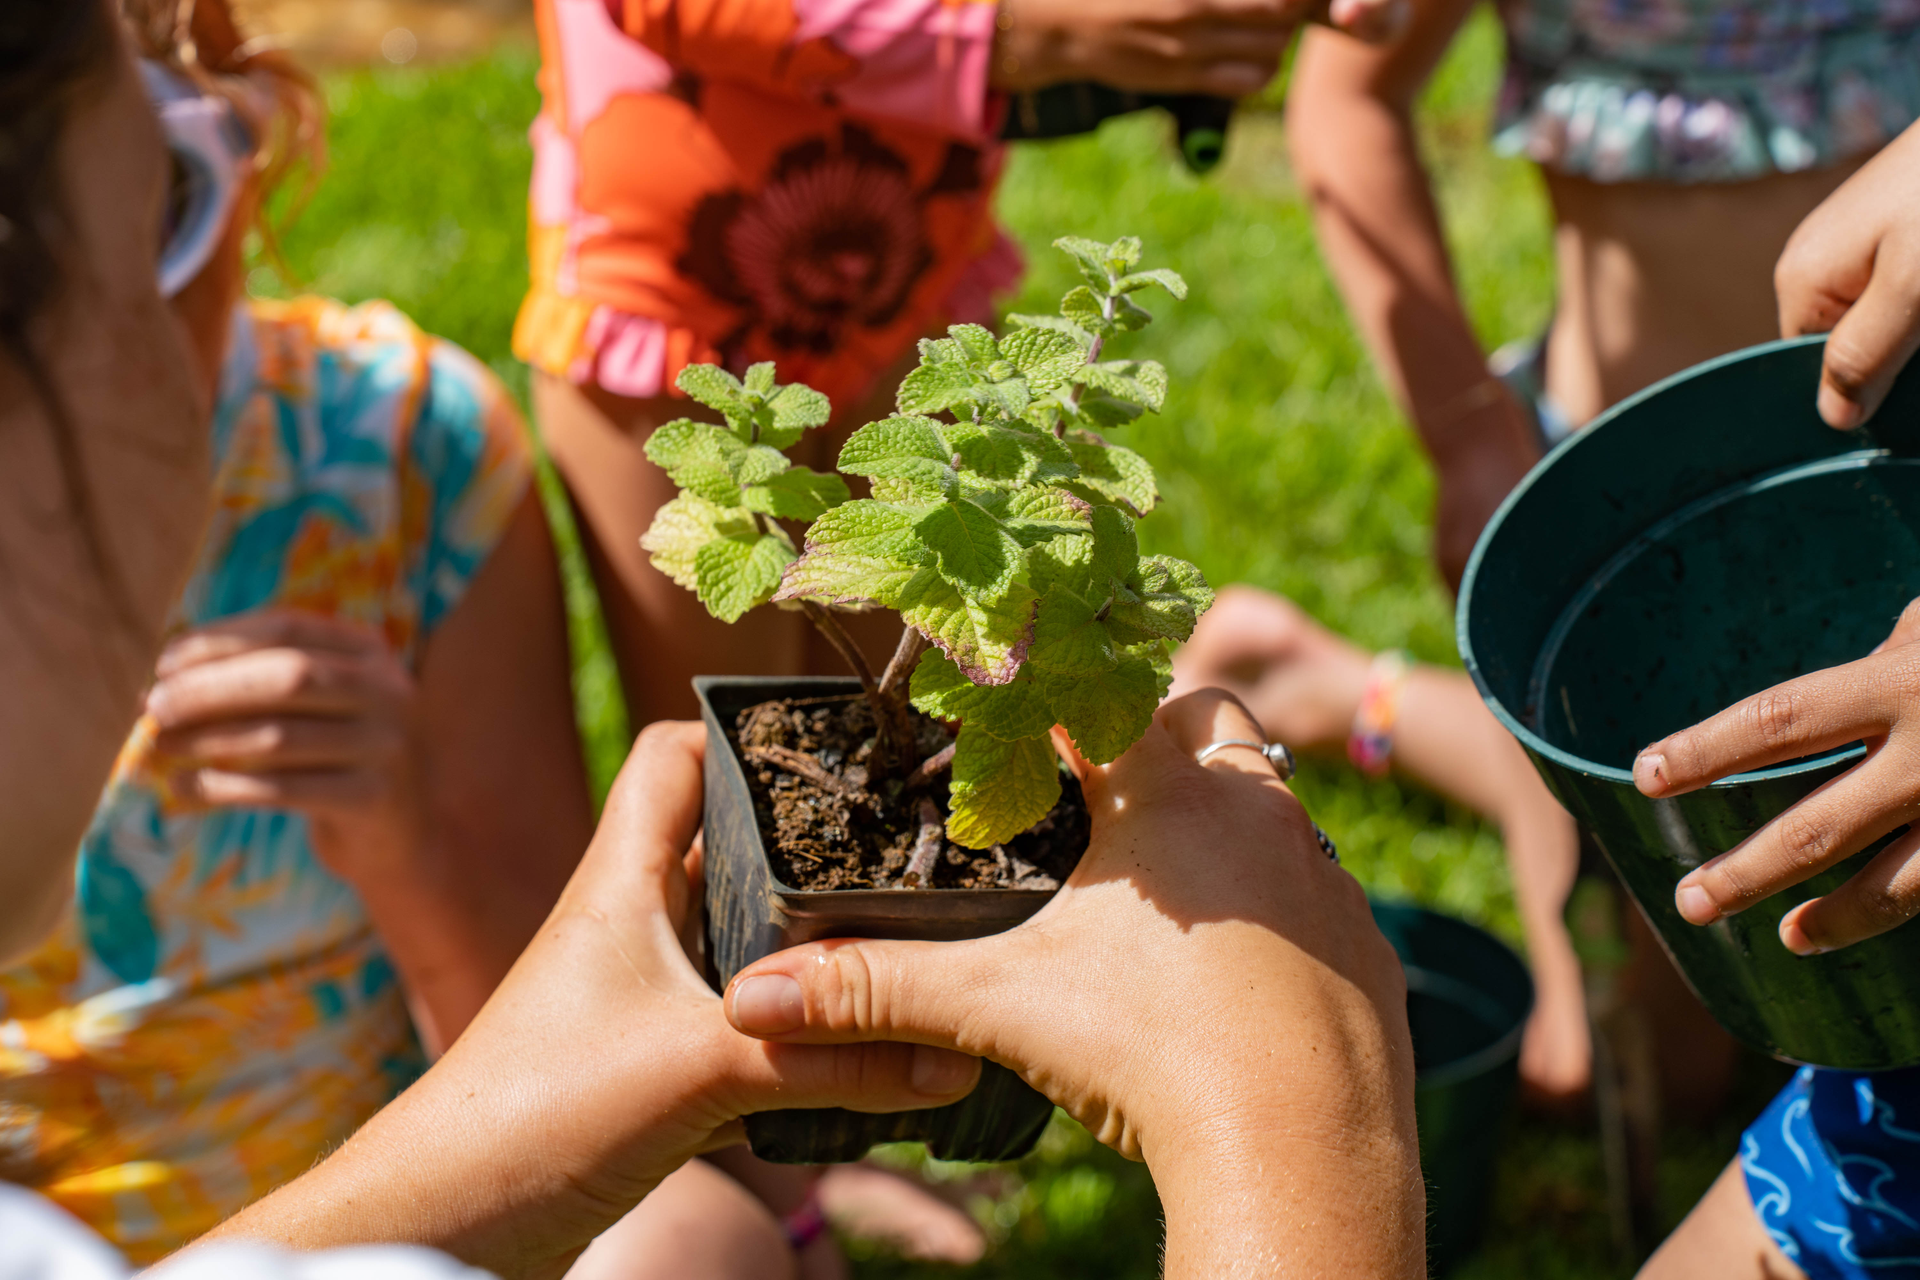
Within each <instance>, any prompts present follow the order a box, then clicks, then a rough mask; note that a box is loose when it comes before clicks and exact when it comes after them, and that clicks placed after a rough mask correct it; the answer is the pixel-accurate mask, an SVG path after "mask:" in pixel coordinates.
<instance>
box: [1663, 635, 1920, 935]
mask: <svg viewBox="0 0 1920 1280" xmlns="http://www.w3.org/2000/svg"><path fill="white" fill-rule="evenodd" d="M1916 640H1920V600H1916V601H1914V602H1913V603H1912V604H1909V605H1908V606H1907V608H1906V610H1905V612H1903V613H1902V614H1901V615H1900V621H1899V622H1898V623H1897V624H1896V625H1895V626H1894V629H1893V633H1892V634H1891V635H1889V636H1888V637H1887V638H1886V640H1885V641H1883V642H1882V643H1881V645H1880V646H1879V647H1878V648H1877V649H1875V650H1874V651H1873V652H1872V653H1871V654H1869V655H1868V656H1866V657H1864V658H1861V659H1860V660H1859V661H1857V662H1849V663H1846V664H1845V665H1843V666H1838V667H1830V668H1828V669H1826V670H1824V671H1816V672H1813V673H1812V674H1810V675H1805V676H1801V677H1800V678H1798V679H1796V680H1789V681H1787V682H1785V683H1784V684H1778V685H1775V686H1774V687H1773V688H1771V689H1767V690H1765V691H1763V692H1761V693H1756V694H1754V695H1753V696H1752V697H1750V698H1747V699H1745V700H1744V701H1741V702H1739V703H1736V704H1735V705H1733V706H1731V707H1729V708H1727V709H1726V710H1725V711H1722V712H1721V713H1720V714H1718V715H1716V716H1714V717H1712V718H1711V719H1708V720H1704V721H1702V722H1701V723H1699V724H1697V725H1694V726H1693V727H1692V728H1690V729H1683V730H1681V731H1680V732H1679V733H1675V734H1670V735H1668V736H1667V737H1665V738H1662V739H1661V740H1660V741H1658V742H1656V743H1654V744H1653V745H1651V746H1649V747H1647V748H1646V749H1645V750H1643V751H1642V752H1641V753H1640V755H1639V757H1638V758H1637V759H1635V761H1634V764H1633V780H1634V785H1635V786H1637V787H1638V788H1639V789H1640V791H1641V792H1642V793H1644V794H1646V795H1649V796H1655V797H1662V796H1673V795H1680V794H1682V793H1684V792H1688V791H1693V790H1697V789H1698V788H1700V787H1704V786H1706V785H1707V784H1708V783H1710V782H1714V781H1717V780H1718V779H1720V778H1724V777H1726V776H1728V775H1729V774H1734V773H1744V772H1746V771H1748V770H1751V769H1764V768H1766V767H1767V766H1769V765H1774V764H1779V763H1781V762H1782V761H1786V760H1793V759H1796V758H1798V757H1800V756H1806V755H1812V754H1814V753H1816V752H1820V751H1830V750H1832V749H1834V748H1836V747H1843V746H1845V745H1847V744H1848V743H1850V742H1857V741H1862V740H1864V741H1865V742H1866V744H1867V755H1866V759H1864V760H1862V761H1861V762H1860V763H1859V764H1857V765H1855V766H1854V767H1853V768H1852V769H1849V770H1848V771H1847V772H1846V773H1844V774H1842V775H1840V776H1839V777H1838V778H1836V779H1834V780H1833V781H1832V782H1829V783H1827V784H1826V785H1825V786H1823V787H1821V788H1820V789H1819V790H1818V791H1815V792H1814V793H1813V794H1812V795H1810V796H1808V797H1807V798H1806V799H1804V800H1802V801H1801V802H1800V803H1798V804H1796V805H1794V806H1793V807H1792V808H1790V809H1788V810H1787V811H1786V812H1784V813H1782V814H1781V815H1780V816H1779V817H1777V818H1775V819H1774V820H1773V821H1772V822H1769V823H1768V824H1767V825H1766V826H1764V827H1762V828H1761V829H1760V830H1759V831H1758V832H1757V833H1755V834H1754V835H1753V836H1752V837H1751V838H1750V839H1748V840H1746V841H1745V842H1744V843H1742V844H1741V845H1740V846H1739V847H1737V848H1735V849H1732V850H1729V851H1728V852H1726V853H1724V854H1721V855H1720V856H1719V857H1717V858H1714V859H1712V860H1710V861H1708V862H1706V863H1703V864H1702V865H1701V866H1699V867H1698V868H1696V869H1695V870H1693V871H1691V872H1689V873H1688V874H1687V875H1686V877H1685V878H1683V879H1682V880H1681V881H1680V883H1679V885H1678V886H1677V887H1676V888H1675V891H1674V904H1675V906H1676V907H1677V908H1678V909H1679V912H1680V914H1681V915H1682V916H1684V917H1685V918H1686V919H1687V920H1688V921H1690V922H1691V923H1693V924H1697V925H1705V924H1712V923H1713V922H1714V921H1716V920H1719V919H1721V918H1723V917H1725V916H1730V915H1733V914H1735V913H1736V912H1739V911H1743V910H1745V909H1746V908H1747V907H1750V906H1752V905H1753V904H1754V903H1756V902H1759V901H1761V900H1762V899H1764V898H1768V897H1771V896H1772V895H1774V894H1776V893H1779V892H1780V891H1781V890H1783V889H1788V888H1791V887H1792V886H1794V885H1796V884H1799V883H1800V882H1801V881H1803V880H1806V879H1808V878H1810V877H1812V876H1814V875H1817V874H1818V873H1819V872H1821V871H1823V870H1825V869H1826V868H1828V867H1830V866H1832V865H1833V864H1835V863H1837V862H1840V861H1842V860H1843V859H1845V858H1847V857H1850V856H1851V855H1853V854H1855V853H1858V852H1859V851H1860V850H1861V849H1864V848H1865V847H1866V846H1868V845H1869V844H1872V843H1873V842H1874V841H1875V840H1878V839H1880V837H1882V836H1884V835H1886V834H1887V833H1888V832H1890V831H1893V830H1894V829H1895V828H1898V827H1901V826H1904V825H1906V824H1908V823H1911V822H1913V821H1914V819H1915V818H1920V645H1917V644H1915V641H1916ZM1917 852H1920V832H1912V833H1909V834H1907V835H1903V836H1901V837H1900V838H1899V839H1897V840H1895V841H1893V843H1891V844H1889V845H1888V846H1887V847H1886V848H1885V849H1883V850H1881V851H1880V853H1879V854H1878V855H1876V856H1875V857H1874V858H1873V860H1872V861H1870V862H1869V863H1868V864H1867V865H1866V866H1865V867H1863V868H1862V869H1861V870H1860V871H1859V873H1858V874H1856V875H1855V876H1854V877H1853V878H1852V879H1851V880H1849V881H1847V883H1846V884H1845V885H1843V886H1841V887H1840V888H1839V889H1837V890H1835V891H1834V892H1832V893H1830V894H1827V895H1826V896H1825V897H1821V898H1814V899H1811V900H1809V901H1807V902H1804V903H1801V904H1800V905H1799V906H1797V907H1795V908H1794V909H1793V910H1791V911H1789V912H1787V914H1786V915H1785V916H1784V917H1783V918H1782V919H1781V921H1780V941H1781V942H1782V943H1783V944H1784V945H1785V946H1786V948H1787V949H1788V950H1789V951H1792V952H1793V953H1794V954H1795V955H1802V956H1806V955H1817V954H1819V953H1821V952H1823V951H1833V950H1836V949H1838V948H1840V947H1845V946H1849V945H1851V944H1853V943H1855V942H1860V941H1862V940H1864V939H1866V938H1871V937H1873V936H1874V935H1875V934H1880V933H1885V932H1886V931H1887V930H1889V929H1891V928H1893V927H1895V926H1896V925H1900V924H1904V923H1906V922H1907V921H1908V920H1910V919H1912V918H1913V917H1914V916H1915V915H1916V914H1920V861H1916V860H1915V857H1914V855H1915V854H1916V853H1917Z"/></svg>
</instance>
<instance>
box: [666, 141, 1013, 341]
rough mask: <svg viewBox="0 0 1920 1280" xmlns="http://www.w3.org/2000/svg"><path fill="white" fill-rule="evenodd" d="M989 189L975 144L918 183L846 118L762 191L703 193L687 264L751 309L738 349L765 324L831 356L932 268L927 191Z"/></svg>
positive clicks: (889, 315)
mask: <svg viewBox="0 0 1920 1280" xmlns="http://www.w3.org/2000/svg"><path fill="white" fill-rule="evenodd" d="M956 153H957V154H956ZM980 186H981V175H980V166H979V153H978V152H977V151H974V150H972V149H971V148H966V147H960V146H957V145H956V146H955V147H953V148H952V149H951V150H950V151H949V154H948V157H947V161H946V163H945V165H944V166H943V167H942V169H941V172H940V174H939V175H938V176H937V177H936V178H935V179H934V180H933V182H932V183H930V184H929V185H928V186H927V187H926V188H924V189H916V188H915V186H914V183H913V174H912V172H911V170H910V169H909V168H908V165H907V162H906V161H905V160H904V159H902V158H901V157H900V156H899V155H898V154H896V153H895V152H894V151H892V150H890V149H889V148H888V147H886V146H885V145H884V144H883V143H881V142H880V141H879V140H878V139H876V138H875V137H874V136H873V135H872V134H870V133H868V132H867V131H866V130H865V129H862V128H860V127H859V126H858V125H853V124H847V125H843V126H842V128H841V130H840V137H839V139H838V140H837V142H835V141H832V140H829V139H826V138H812V139H808V140H807V141H805V142H802V143H799V144H797V145H795V146H792V147H789V148H788V149H787V150H785V151H783V152H782V153H781V154H780V156H779V158H778V159H777V160H776V161H775V162H774V165H773V168H772V169H771V170H770V171H769V172H768V174H767V179H766V183H765V185H764V186H763V187H762V188H761V190H760V191H759V192H757V193H754V194H749V193H747V192H743V191H738V190H735V191H727V192H722V193H719V194H715V195H710V196H707V197H706V198H705V199H703V200H701V202H700V204H699V205H698V206H697V207H696V208H695V210H694V214H693V218H692V221H691V224H690V226H689V227H688V236H687V241H688V244H687V251H686V253H685V254H684V255H683V256H682V257H681V259H680V261H679V263H678V266H679V268H680V270H681V271H683V272H684V273H685V274H686V275H688V276H689V277H690V278H692V279H694V280H697V281H699V282H700V283H701V284H702V285H703V286H705V287H706V288H707V290H708V291H710V292H711V293H712V294H713V295H714V296H715V297H717V298H720V299H723V300H724V301H726V302H730V303H732V304H734V305H736V306H738V307H740V308H742V309H743V310H745V311H746V312H747V313H748V315H749V317H750V318H749V319H748V320H747V321H746V322H745V324H744V325H743V326H742V328H741V329H740V330H738V331H736V332H735V333H734V334H732V335H730V337H729V338H728V340H727V341H725V342H723V343H722V344H721V346H722V348H723V349H727V350H737V349H739V348H740V347H741V346H742V345H744V340H745V339H746V337H747V335H748V333H749V332H750V331H752V330H756V329H757V330H759V331H760V332H761V333H762V334H764V335H765V337H766V339H767V340H768V341H769V342H770V343H771V344H772V345H773V346H774V347H776V348H779V349H784V350H788V351H795V352H801V351H805V352H813V353H817V354H820V355H826V354H829V353H831V352H833V351H834V350H835V349H836V348H837V347H838V346H839V344H840V343H841V341H842V340H843V337H844V335H845V333H846V331H847V330H848V329H852V328H880V327H883V326H885V325H887V324H889V323H891V322H892V321H893V320H894V319H895V318H896V317H897V316H898V315H899V314H900V310H901V308H902V307H904V306H905V305H906V302H907V298H908V295H909V294H910V293H911V292H912V290H913V287H914V285H915V283H916V282H918V280H919V279H920V277H921V275H922V274H923V273H924V272H925V271H926V270H927V268H928V267H929V266H930V265H932V263H933V260H934V254H933V250H932V249H931V247H930V246H929V245H928V242H927V236H926V228H925V225H924V220H923V219H924V210H923V202H924V200H925V199H926V197H927V196H929V195H932V194H936V193H945V192H950V191H960V190H978V189H979V188H980Z"/></svg>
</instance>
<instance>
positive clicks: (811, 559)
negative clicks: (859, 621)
mask: <svg viewBox="0 0 1920 1280" xmlns="http://www.w3.org/2000/svg"><path fill="white" fill-rule="evenodd" d="M922 514H923V511H922V510H919V509H915V508H909V507H897V506H893V505H891V504H888V503H884V502H876V501H874V500H873V499H871V498H861V499H858V500H856V501H853V502H847V503H843V504H841V505H840V506H837V507H835V508H833V510H831V511H829V512H827V513H826V514H825V515H823V516H821V517H820V518H819V519H818V520H815V521H814V522H813V524H812V526H811V527H810V528H808V530H807V546H806V551H805V553H804V554H803V555H801V557H800V558H799V559H798V560H796V561H795V562H794V564H793V567H792V568H790V569H788V570H787V573H786V578H785V580H784V581H783V582H782V583H781V586H780V590H779V592H778V594H776V595H775V596H774V599H776V600H818V601H821V602H823V603H826V604H850V603H853V602H855V601H863V600H871V601H873V602H874V603H875V604H878V605H882V606H884V607H886V608H889V609H897V608H900V607H901V606H902V600H903V591H904V589H905V587H906V586H907V584H908V583H909V582H911V581H912V580H913V579H914V577H915V575H916V574H918V573H920V572H921V569H922V566H923V565H924V564H925V562H926V560H927V558H928V557H927V550H926V547H925V546H924V545H922V543H921V541H920V539H919V537H918V536H916V535H915V533H914V532H913V526H914V522H915V521H916V520H918V519H919V518H920V516H921V515H922Z"/></svg>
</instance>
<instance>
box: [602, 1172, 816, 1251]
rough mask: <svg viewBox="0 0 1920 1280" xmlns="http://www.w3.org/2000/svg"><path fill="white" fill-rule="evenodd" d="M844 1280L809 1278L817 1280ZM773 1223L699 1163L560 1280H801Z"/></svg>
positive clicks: (734, 1185)
mask: <svg viewBox="0 0 1920 1280" xmlns="http://www.w3.org/2000/svg"><path fill="white" fill-rule="evenodd" d="M827 1244H828V1246H829V1247H831V1246H832V1241H831V1240H828V1241H827ZM844 1274H845V1263H844V1262H840V1263H839V1268H838V1270H837V1271H832V1270H830V1271H825V1272H816V1273H815V1275H817V1276H818V1280H833V1278H836V1277H837V1276H842V1275H844ZM802 1275H803V1273H802V1272H801V1271H800V1269H799V1264H798V1260H797V1259H796V1258H795V1256H794V1251H793V1249H792V1247H791V1246H789V1245H788V1243H787V1237H786V1233H785V1231H784V1230H783V1229H782V1228H781V1225H780V1222H779V1220H778V1219H776V1218H775V1217H774V1216H773V1214H772V1212H771V1211H770V1210H768V1208H767V1207H766V1206H765V1205H763V1204H762V1203H760V1200H759V1198H758V1197H757V1196H755V1195H754V1194H753V1193H752V1192H751V1191H748V1190H747V1189H746V1188H745V1187H743V1186H741V1185H740V1184H739V1183H738V1182H735V1181H734V1180H733V1179H732V1178H730V1177H728V1176H727V1175H726V1174H724V1173H722V1172H721V1171H720V1170H719V1169H716V1168H715V1167H714V1166H712V1165H711V1164H708V1163H707V1162H706V1161H704V1160H694V1161H691V1162H689V1163H688V1164H687V1165H686V1166H685V1167H684V1168H682V1169H681V1170H680V1171H679V1172H678V1173H675V1174H674V1175H673V1176H672V1177H670V1178H668V1179H667V1180H666V1181H665V1182H663V1183H661V1184H660V1185H659V1186H658V1187H655V1188H654V1190H653V1194H652V1195H650V1196H648V1197H647V1198H646V1199H645V1200H642V1201H641V1202H640V1203H639V1204H638V1205H636V1206H634V1208H633V1210H632V1211H631V1212H630V1213H628V1214H627V1216H626V1217H624V1218H622V1219H620V1221H619V1222H617V1223H615V1224H614V1226H613V1227H612V1229H611V1230H609V1231H607V1232H606V1233H605V1234H604V1235H602V1236H601V1237H600V1238H599V1239H598V1240H595V1241H594V1242H593V1244H592V1245H591V1246H589V1247H588V1249H587V1251H586V1252H585V1253H583V1254H581V1255H580V1260H579V1261H578V1262H576V1263H574V1264H573V1269H572V1270H571V1271H569V1272H567V1277H568V1280H652V1278H653V1277H656V1276H657V1277H659V1278H660V1280H802Z"/></svg>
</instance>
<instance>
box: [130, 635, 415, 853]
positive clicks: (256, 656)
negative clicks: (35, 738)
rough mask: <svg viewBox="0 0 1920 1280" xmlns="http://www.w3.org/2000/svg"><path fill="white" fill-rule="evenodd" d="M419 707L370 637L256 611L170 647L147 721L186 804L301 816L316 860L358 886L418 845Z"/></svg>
mask: <svg viewBox="0 0 1920 1280" xmlns="http://www.w3.org/2000/svg"><path fill="white" fill-rule="evenodd" d="M417 702H418V699H417V696H416V686H415V681H414V678H413V673H412V672H410V671H409V670H408V669H407V667H406V664H405V663H403V662H402V661H401V660H400V659H399V657H398V656H397V655H395V654H394V652H393V651H392V650H391V649H390V648H389V647H388V646H387V643H386V641H385V640H384V639H382V638H381V637H380V636H379V635H376V634H375V633H373V632H371V631H369V630H366V629H365V628H362V627H358V626H355V625H353V624H351V623H347V622H342V621H339V620H337V619H333V618H325V617H320V616H317V615H314V614H307V613H297V612H294V611H291V610H265V611H262V612H259V613H250V614H242V615H240V616H238V617H234V618H230V619H227V620H225V621H223V622H219V623H216V624H214V625H213V626H210V627H206V628H203V629H201V630H199V631H194V632H191V633H189V634H187V635H185V636H182V637H180V638H179V639H177V640H175V641H174V642H173V643H172V644H170V645H168V646H167V647H166V649H165V650H164V651H163V652H162V653H161V655H160V662H159V679H158V680H157V681H156V682H155V684H154V686H153V689H152V691H151V692H150V693H149V694H148V695H147V713H148V714H149V715H151V716H152V717H153V719H154V722H155V723H156V725H157V726H158V729H159V736H158V738H157V740H156V743H155V751H156V754H157V755H158V756H159V757H160V762H159V767H160V768H162V769H165V770H167V771H168V773H169V775H170V778H171V781H172V785H173V786H174V788H175V790H176V792H177V794H178V797H179V799H180V800H181V801H182V802H183V803H185V804H188V805H193V806H206V807H210V808H228V807H242V806H247V807H261V808H274V809H292V810H296V811H298V812H301V813H304V814H306V815H307V816H308V817H309V819H310V820H311V822H312V828H313V835H314V843H315V851H316V853H317V854H318V855H319V856H320V858H321V860H322V861H324V862H326V863H327V865H328V867H329V868H330V869H331V870H332V871H333V872H334V873H335V874H337V875H339V876H341V877H342V878H343V879H346V880H347V881H349V882H352V883H359V882H360V881H361V879H362V877H364V876H366V875H370V874H379V873H380V872H381V871H382V870H383V869H385V870H392V869H394V866H393V861H392V860H393V859H394V858H395V857H405V856H407V855H409V854H411V853H413V852H415V851H417V849H418V848H419V845H420V842H421V839H422V833H423V829H424V824H425V818H424V816H423V815H424V812H425V806H424V801H423V796H422V787H421V764H420V726H419V713H418V707H417Z"/></svg>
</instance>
